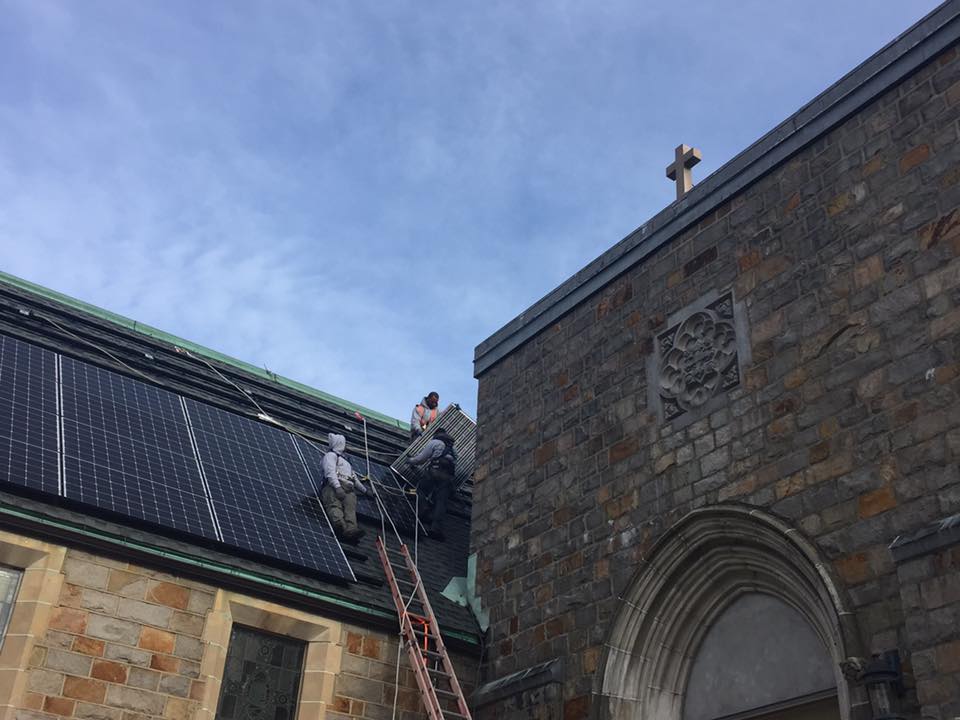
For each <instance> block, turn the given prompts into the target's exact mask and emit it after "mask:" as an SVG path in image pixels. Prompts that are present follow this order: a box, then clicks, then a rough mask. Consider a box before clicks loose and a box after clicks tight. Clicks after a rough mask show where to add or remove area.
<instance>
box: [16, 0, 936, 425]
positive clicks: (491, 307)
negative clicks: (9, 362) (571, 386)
mask: <svg viewBox="0 0 960 720" xmlns="http://www.w3.org/2000/svg"><path fill="white" fill-rule="evenodd" d="M936 5H937V3H936V2H932V1H926V0H914V1H912V2H904V1H903V0H873V1H871V2H867V3H864V2H863V0H830V1H829V2H827V1H825V0H808V1H807V2H805V3H780V2H770V1H769V0H738V1H737V2H720V1H719V0H717V1H715V2H708V1H707V0H702V1H699V2H694V1H692V0H646V1H644V2H641V1H640V0H634V1H633V2H621V1H618V0H609V1H607V2H601V1H599V0H598V1H597V2H582V1H581V2H573V1H572V0H571V1H568V0H551V1H549V2H546V1H538V0H524V1H523V2H517V1H513V2H500V1H498V0H485V1H484V2H434V1H432V0H419V1H416V2H412V1H411V2H404V1H402V0H396V1H394V2H390V1H387V2H384V1H382V0H376V1H368V0H344V1H336V0H313V1H311V2H307V1H304V2H295V1H293V0H290V1H289V2H288V1H276V0H273V1H270V2H267V1H264V2H255V1H254V0H249V1H248V0H231V1H226V0H224V1H220V2H218V1H216V0H205V1H204V2H196V1H195V0H164V2H159V1H156V2H147V1H146V0H138V1H136V2H130V1H128V0H114V1H113V2H99V1H97V0H72V1H69V2H66V1H65V2H54V1H51V0H0V243H2V244H0V248H2V255H0V257H2V261H0V269H3V270H5V271H7V272H10V273H12V274H14V275H18V276H20V277H23V278H26V279H28V280H31V281H33V282H37V283H40V284H42V285H46V286H48V287H51V288H53V289H55V290H58V291H60V292H63V293H67V294H69V295H72V296H74V297H78V298H80V299H82V300H85V301H87V302H91V303H94V304H96V305H99V306H102V307H105V308H107V309H110V310H112V311H114V312H118V313H121V314H124V315H127V316H130V317H132V318H135V319H137V320H140V321H142V322H146V323H149V324H151V325H154V326H156V327H159V328H162V329H164V330H166V331H168V332H172V333H175V334H177V335H180V336H183V337H185V338H188V339H190V340H193V341H195V342H199V343H202V344H204V345H207V346H209V347H212V348H215V349H217V350H219V351H221V352H225V353H227V354H230V355H233V356H235V357H238V358H241V359H243V360H246V361H248V362H251V363H254V364H256V365H260V366H266V367H268V368H269V369H270V370H272V371H274V372H278V373H281V374H283V375H287V376H289V377H292V378H294V379H297V380H300V381H302V382H306V383H309V384H311V385H313V386H315V387H318V388H320V389H322V390H325V391H327V392H330V393H333V394H336V395H339V396H341V397H345V398H348V399H350V400H353V401H355V402H358V403H361V404H364V405H367V406H369V407H372V408H375V409H377V410H380V411H382V412H385V413H387V414H390V415H393V416H396V417H401V418H406V417H409V412H410V408H411V407H412V405H413V404H414V402H415V401H416V400H417V399H419V398H420V397H421V396H422V395H423V394H424V393H425V392H426V391H427V390H428V389H437V390H438V391H439V392H440V393H441V396H442V403H443V404H444V405H445V404H446V403H447V402H451V401H457V402H459V403H460V404H461V405H462V406H463V407H464V409H466V410H467V411H468V412H470V413H471V414H473V413H475V410H476V383H475V381H474V380H473V378H472V357H473V348H474V347H475V346H476V344H477V343H479V342H480V341H481V340H483V339H485V338H486V337H487V336H488V335H490V334H491V333H492V332H494V331H495V330H497V329H498V328H499V327H501V326H502V325H504V324H505V323H506V322H507V321H509V320H510V319H511V318H513V317H514V316H515V315H517V314H518V313H520V312H522V311H523V310H524V309H525V308H527V307H528V306H529V305H531V304H532V303H533V302H535V301H536V300H537V299H538V298H540V297H541V296H543V295H544V294H545V293H547V292H548V291H549V290H551V289H552V288H553V287H555V286H556V285H557V284H559V283H560V282H562V281H563V280H564V279H566V278H567V277H568V276H570V275H571V274H573V273H574V272H576V271H577V270H578V269H579V268H580V267H581V266H583V265H584V264H585V263H587V262H588V261H589V260H591V259H592V258H594V257H595V256H597V255H598V254H600V253H601V252H603V251H604V250H605V249H606V248H608V247H609V246H611V245H613V244H614V243H616V242H617V241H618V240H620V239H621V238H622V237H624V236H625V235H627V234H628V233H629V232H630V231H631V230H633V229H634V228H636V227H637V226H639V225H641V224H642V223H643V222H644V221H646V220H647V219H648V218H649V217H651V216H652V215H654V214H656V213H657V212H658V211H659V210H661V209H662V208H663V207H665V206H666V205H667V204H669V203H670V202H671V201H672V200H673V198H674V189H673V186H672V184H671V183H670V182H669V181H668V180H666V179H665V177H664V167H665V166H666V164H667V163H668V162H669V161H670V160H671V159H672V153H673V148H674V147H675V146H676V145H678V144H679V143H681V142H684V143H687V144H694V145H696V146H697V147H699V148H700V149H701V150H702V152H703V162H702V163H701V164H700V165H699V166H698V167H697V168H696V169H695V171H694V179H695V180H696V179H697V178H702V177H705V176H706V175H707V174H708V173H710V172H712V171H713V170H715V169H717V168H718V167H719V166H720V165H722V164H723V163H724V162H726V161H727V160H729V159H730V158H731V157H733V156H734V155H735V154H736V153H737V152H739V151H740V150H742V149H744V148H745V147H746V146H747V145H749V144H750V143H752V142H753V141H754V140H756V139H757V138H758V137H760V136H761V135H762V134H763V133H764V132H766V131H767V130H769V129H771V128H772V127H773V126H774V125H776V124H777V123H778V122H780V121H781V120H783V119H784V118H785V117H787V116H788V115H789V114H791V113H792V112H793V111H795V110H796V109H798V108H799V107H800V106H801V105H802V104H803V103H805V102H806V101H808V100H809V99H811V98H812V97H813V96H815V95H816V94H817V93H819V92H820V91H822V90H823V89H825V88H826V87H827V86H828V85H829V84H831V83H832V82H834V81H835V80H837V79H838V78H839V77H841V76H842V75H843V74H844V73H846V72H847V71H848V70H850V69H852V68H853V67H854V66H855V65H856V64H858V63H859V62H861V61H862V60H864V59H866V58H867V57H868V56H870V55H871V54H872V53H873V52H874V51H876V50H877V49H879V48H880V47H882V46H883V45H884V44H885V43H887V42H888V41H889V40H891V39H893V38H894V37H895V36H896V35H898V34H899V33H900V32H902V31H903V30H905V29H906V28H907V27H908V26H909V25H911V24H912V23H914V22H915V21H916V20H918V19H919V18H921V17H922V16H923V15H925V14H926V13H927V12H929V11H930V10H931V9H933V8H934V7H935V6H936ZM865 8H869V11H867V10H866V9H865Z"/></svg>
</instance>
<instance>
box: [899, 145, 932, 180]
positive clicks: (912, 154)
mask: <svg viewBox="0 0 960 720" xmlns="http://www.w3.org/2000/svg"><path fill="white" fill-rule="evenodd" d="M929 157H930V146H929V145H926V144H924V145H918V146H916V147H914V148H911V149H910V150H908V151H907V152H905V153H904V154H903V155H901V156H900V163H899V166H900V174H901V175H905V174H906V173H908V172H910V171H911V170H913V168H915V167H917V166H918V165H920V164H922V163H924V162H926V161H927V160H928V159H929Z"/></svg>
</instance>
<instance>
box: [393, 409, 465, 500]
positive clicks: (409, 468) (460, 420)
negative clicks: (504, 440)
mask: <svg viewBox="0 0 960 720" xmlns="http://www.w3.org/2000/svg"><path fill="white" fill-rule="evenodd" d="M440 428H443V429H444V430H446V431H447V432H448V433H450V435H451V437H453V449H454V450H455V451H456V453H457V468H456V475H455V477H454V481H455V484H456V487H457V489H459V490H462V491H464V492H470V490H471V489H472V483H473V468H474V465H475V464H476V453H477V423H476V422H474V420H473V418H471V417H470V416H469V415H467V414H466V413H465V412H463V410H461V409H460V406H459V405H456V404H454V405H449V406H447V408H446V409H445V410H444V411H443V412H442V413H440V415H439V416H438V417H437V419H436V420H435V421H434V422H433V423H431V425H430V427H429V428H428V429H427V431H426V432H425V433H423V434H422V435H421V436H420V437H418V438H417V439H416V440H414V441H413V442H412V443H411V444H410V447H408V448H407V449H406V450H404V451H403V452H402V453H401V454H400V456H399V457H398V458H397V459H396V460H394V462H393V464H392V465H391V466H390V467H391V468H393V470H395V471H396V472H397V474H398V475H400V477H402V478H403V479H404V480H405V481H406V482H407V483H409V484H410V485H413V486H416V485H417V483H419V482H420V478H421V476H422V473H423V471H422V470H421V469H420V468H418V467H417V466H415V465H413V464H412V463H411V462H410V458H411V457H415V456H416V454H417V453H418V452H420V450H422V449H423V447H424V446H425V445H426V444H427V443H428V442H430V440H432V439H433V436H434V434H435V433H436V432H437V430H439V429H440Z"/></svg>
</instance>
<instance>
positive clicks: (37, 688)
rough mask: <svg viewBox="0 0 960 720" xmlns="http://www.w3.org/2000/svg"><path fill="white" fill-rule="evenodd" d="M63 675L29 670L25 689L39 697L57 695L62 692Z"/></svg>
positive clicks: (50, 671) (48, 671) (33, 669)
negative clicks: (39, 695)
mask: <svg viewBox="0 0 960 720" xmlns="http://www.w3.org/2000/svg"><path fill="white" fill-rule="evenodd" d="M63 679H64V677H63V673H60V672H54V671H52V670H38V669H37V668H31V669H30V670H29V671H28V672H27V688H28V689H29V690H30V691H31V692H35V693H40V694H41V695H59V694H60V692H61V690H63Z"/></svg>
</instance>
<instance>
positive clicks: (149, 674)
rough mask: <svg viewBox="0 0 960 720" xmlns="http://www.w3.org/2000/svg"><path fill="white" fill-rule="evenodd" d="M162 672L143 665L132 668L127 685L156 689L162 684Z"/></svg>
mask: <svg viewBox="0 0 960 720" xmlns="http://www.w3.org/2000/svg"><path fill="white" fill-rule="evenodd" d="M161 677H162V675H161V673H158V672H156V671H155V670H147V669H145V668H142V667H133V668H130V672H129V674H128V677H127V685H129V686H130V687H134V688H139V689H141V690H156V689H157V688H158V687H159V686H160V678H161Z"/></svg>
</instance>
